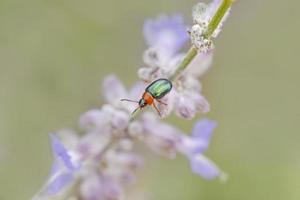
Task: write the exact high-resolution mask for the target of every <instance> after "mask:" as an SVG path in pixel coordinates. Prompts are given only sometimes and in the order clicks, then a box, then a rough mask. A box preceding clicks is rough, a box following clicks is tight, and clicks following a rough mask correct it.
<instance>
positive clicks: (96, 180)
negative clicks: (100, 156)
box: [80, 174, 124, 200]
mask: <svg viewBox="0 0 300 200" xmlns="http://www.w3.org/2000/svg"><path fill="white" fill-rule="evenodd" d="M80 193H81V197H82V198H83V199H84V200H111V199H114V200H119V199H122V198H123V195H124V194H123V188H122V186H121V185H120V183H119V182H117V181H116V180H114V178H113V177H110V176H103V175H97V174H91V175H90V176H88V177H87V178H86V179H85V180H84V181H83V183H82V184H81V187H80Z"/></svg>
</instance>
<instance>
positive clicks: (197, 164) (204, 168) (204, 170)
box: [190, 154, 223, 180]
mask: <svg viewBox="0 0 300 200" xmlns="http://www.w3.org/2000/svg"><path fill="white" fill-rule="evenodd" d="M190 164H191V169H192V171H193V172H194V173H195V174H198V175H200V176H202V177H203V178H205V179H208V180H211V179H214V178H216V177H221V176H222V175H223V172H222V171H221V170H220V169H219V168H218V167H217V165H216V164H215V163H213V162H212V161H211V160H209V159H208V158H207V157H205V156H204V155H202V154H196V155H195V156H193V157H191V158H190Z"/></svg>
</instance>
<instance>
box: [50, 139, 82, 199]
mask: <svg viewBox="0 0 300 200" xmlns="http://www.w3.org/2000/svg"><path fill="white" fill-rule="evenodd" d="M49 137H50V139H51V146H52V151H53V156H54V163H53V166H52V170H51V175H50V178H49V181H48V184H47V192H48V194H57V193H58V192H60V191H61V190H62V189H63V188H65V187H66V186H68V185H69V184H70V183H71V182H72V180H73V178H74V173H75V172H76V171H77V170H79V168H80V165H79V163H76V160H74V159H75V158H76V156H75V155H74V156H73V157H72V156H71V155H70V153H69V152H68V151H67V149H66V148H65V147H64V145H63V144H62V143H61V141H60V140H59V139H58V138H57V136H55V135H54V134H49Z"/></svg>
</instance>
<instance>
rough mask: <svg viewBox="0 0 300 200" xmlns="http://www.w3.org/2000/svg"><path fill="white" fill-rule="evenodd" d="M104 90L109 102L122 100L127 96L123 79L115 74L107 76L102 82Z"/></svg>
mask: <svg viewBox="0 0 300 200" xmlns="http://www.w3.org/2000/svg"><path fill="white" fill-rule="evenodd" d="M102 91H103V96H104V98H105V100H106V101H107V102H109V103H112V102H115V101H118V102H119V101H120V99H121V98H125V97H126V96H127V95H126V89H125V87H124V85H123V84H122V83H121V81H120V80H119V79H118V78H117V77H116V76H114V75H110V76H107V77H106V78H105V79H104V81H103V84H102Z"/></svg>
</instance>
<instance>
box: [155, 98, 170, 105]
mask: <svg viewBox="0 0 300 200" xmlns="http://www.w3.org/2000/svg"><path fill="white" fill-rule="evenodd" d="M156 101H157V102H158V103H161V104H163V105H165V106H167V105H168V104H166V103H165V102H163V101H162V100H160V99H156Z"/></svg>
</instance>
